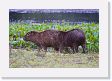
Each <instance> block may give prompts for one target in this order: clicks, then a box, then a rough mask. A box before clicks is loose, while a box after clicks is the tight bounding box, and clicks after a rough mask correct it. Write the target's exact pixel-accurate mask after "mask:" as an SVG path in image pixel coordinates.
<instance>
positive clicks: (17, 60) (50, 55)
mask: <svg viewBox="0 0 112 81" xmlns="http://www.w3.org/2000/svg"><path fill="white" fill-rule="evenodd" d="M9 64H10V65H9V67H10V68H98V67H99V54H98V53H88V54H82V53H76V54H59V53H55V52H47V53H46V54H45V53H44V52H41V53H40V54H37V51H36V50H30V51H28V50H22V49H11V52H10V55H9Z"/></svg>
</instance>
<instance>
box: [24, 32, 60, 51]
mask: <svg viewBox="0 0 112 81" xmlns="http://www.w3.org/2000/svg"><path fill="white" fill-rule="evenodd" d="M58 36H59V31H57V30H46V31H43V32H36V31H31V32H28V33H27V34H26V35H25V36H24V40H25V41H31V42H33V43H35V44H36V45H37V46H38V47H40V49H42V48H43V49H44V50H47V47H53V48H54V49H55V50H57V51H58V50H59V40H58Z"/></svg>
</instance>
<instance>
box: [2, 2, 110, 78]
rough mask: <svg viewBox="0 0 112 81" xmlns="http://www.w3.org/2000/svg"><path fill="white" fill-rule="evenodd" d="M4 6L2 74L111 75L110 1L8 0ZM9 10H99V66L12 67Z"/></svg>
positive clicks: (30, 75)
mask: <svg viewBox="0 0 112 81" xmlns="http://www.w3.org/2000/svg"><path fill="white" fill-rule="evenodd" d="M4 4H5V5H4ZM0 5H1V6H0V10H1V13H0V14H1V15H0V24H1V25H0V26H1V27H0V28H1V29H0V35H1V37H0V44H1V46H0V52H1V56H0V59H1V61H0V75H1V76H2V77H65V78H66V77H69V78H70V77H79V78H80V77H93V78H95V77H96V78H98V77H105V78H107V77H109V69H108V68H109V67H108V61H109V60H108V54H109V52H108V2H107V1H106V0H66V1H65V0H4V1H2V2H1V3H0ZM9 9H99V68H9Z"/></svg>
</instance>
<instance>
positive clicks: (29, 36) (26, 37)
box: [23, 31, 38, 41]
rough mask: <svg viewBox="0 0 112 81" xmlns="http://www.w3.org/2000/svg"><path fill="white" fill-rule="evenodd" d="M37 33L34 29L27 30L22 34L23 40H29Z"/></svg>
mask: <svg viewBox="0 0 112 81" xmlns="http://www.w3.org/2000/svg"><path fill="white" fill-rule="evenodd" d="M37 33H38V32H36V31H30V32H28V33H27V34H26V35H25V36H24V38H23V39H24V40H25V41H31V40H32V39H33V38H34V36H35V35H36V34H37Z"/></svg>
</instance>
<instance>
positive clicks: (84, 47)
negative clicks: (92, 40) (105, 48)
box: [82, 44, 86, 53]
mask: <svg viewBox="0 0 112 81" xmlns="http://www.w3.org/2000/svg"><path fill="white" fill-rule="evenodd" d="M82 49H83V52H82V53H85V49H86V45H85V44H83V45H82Z"/></svg>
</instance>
